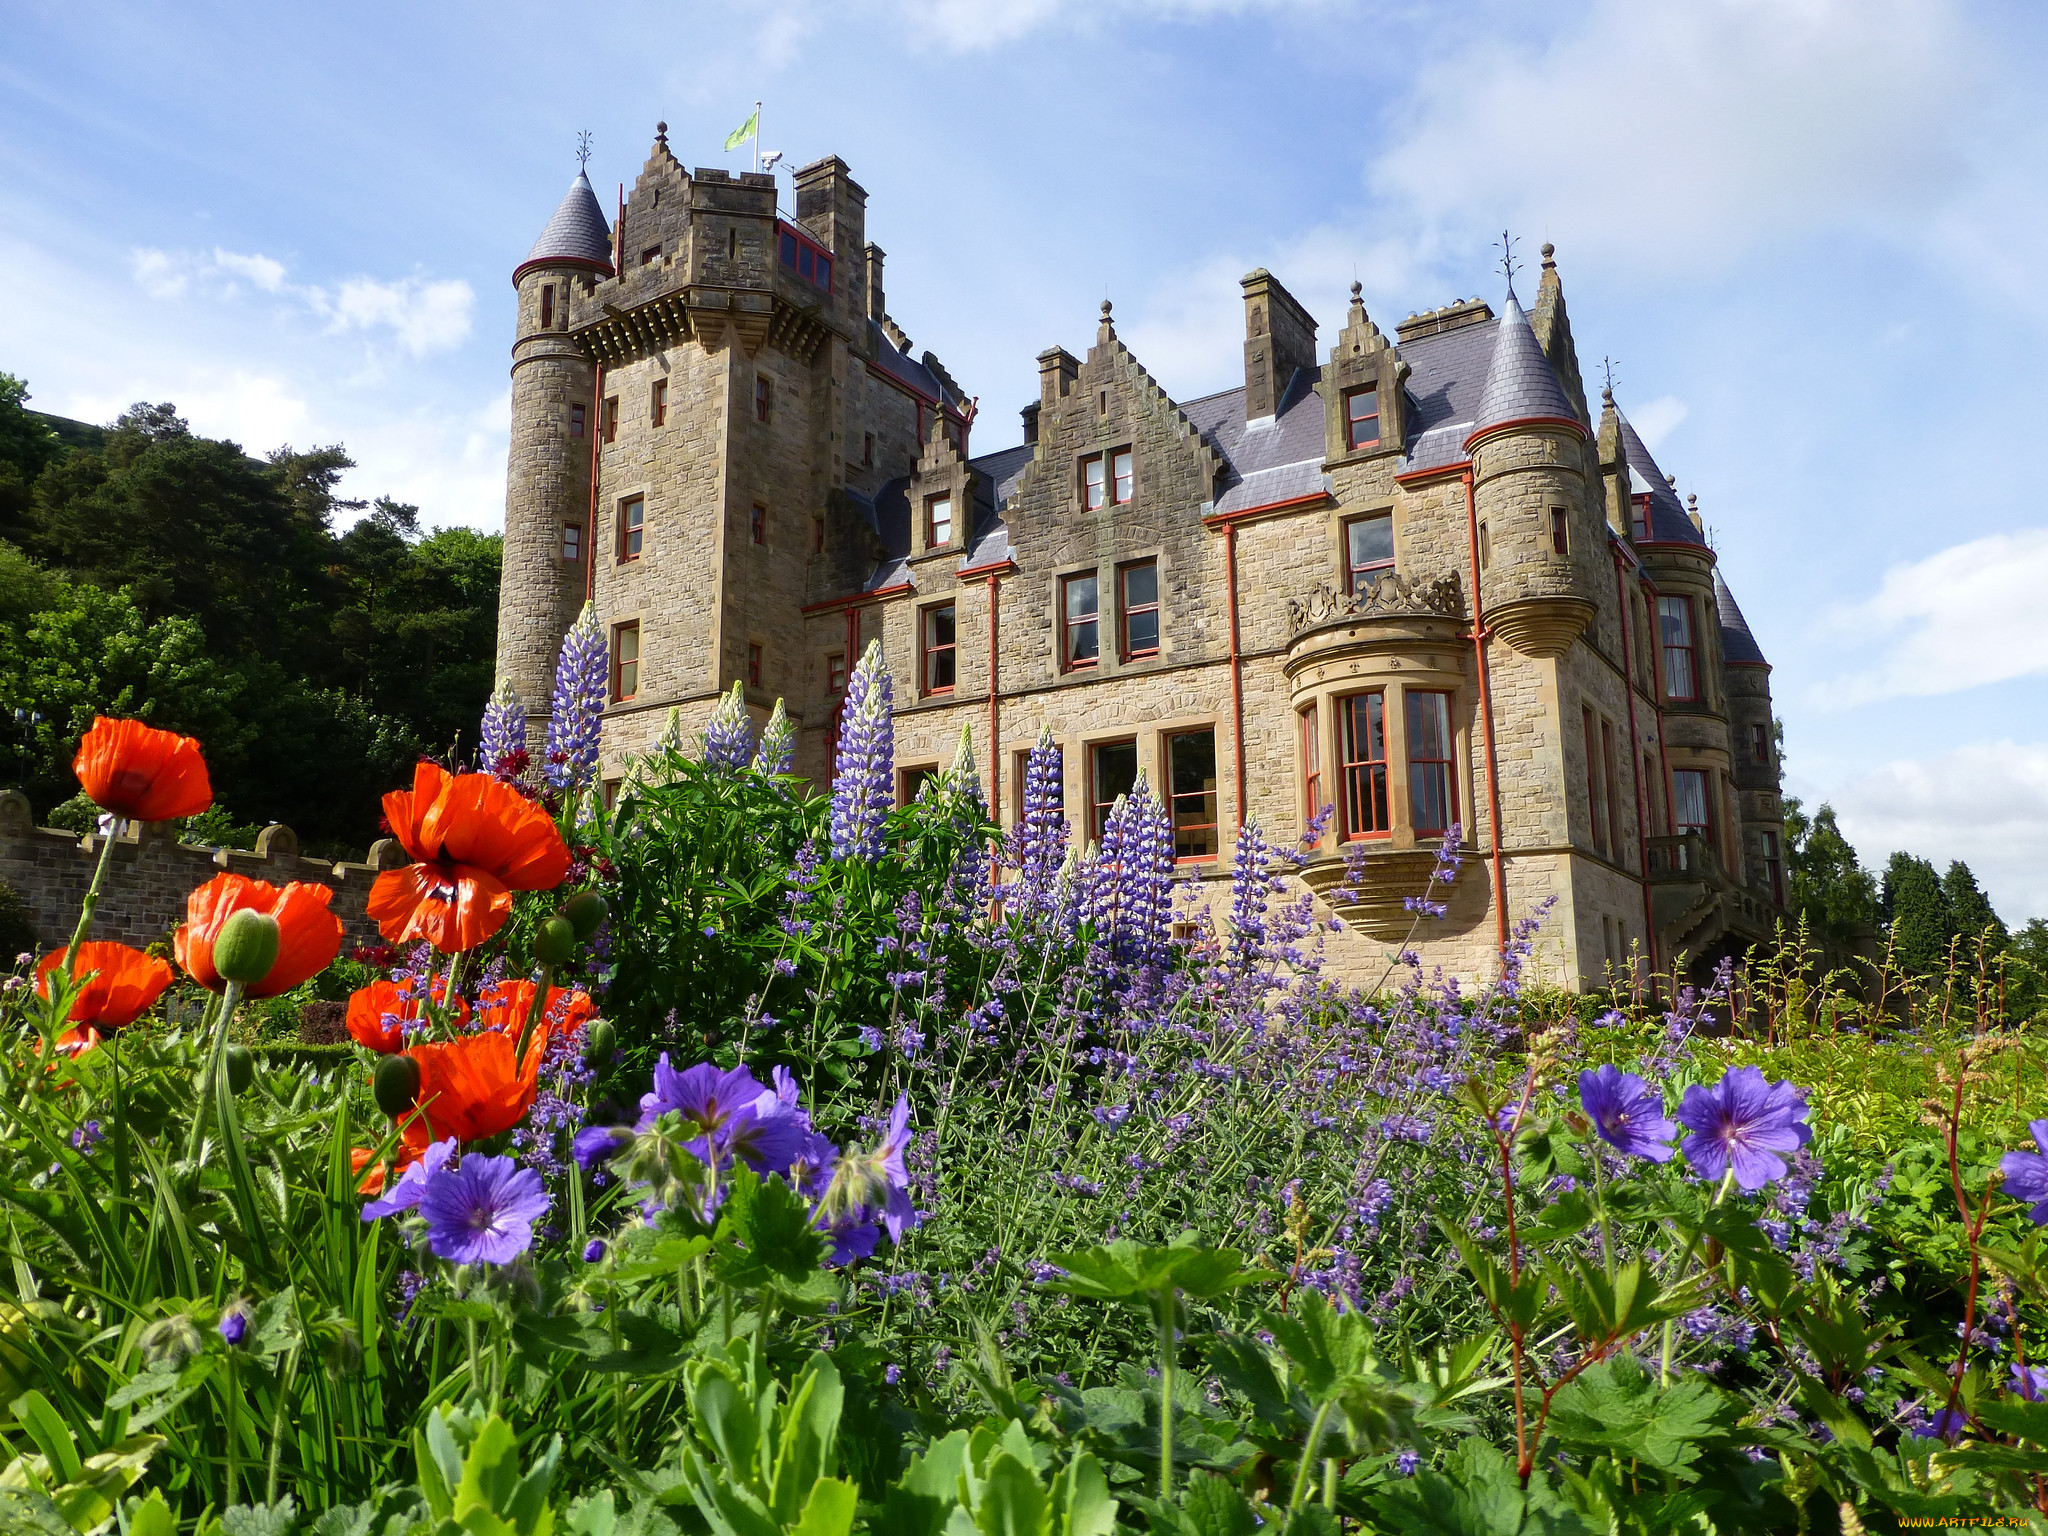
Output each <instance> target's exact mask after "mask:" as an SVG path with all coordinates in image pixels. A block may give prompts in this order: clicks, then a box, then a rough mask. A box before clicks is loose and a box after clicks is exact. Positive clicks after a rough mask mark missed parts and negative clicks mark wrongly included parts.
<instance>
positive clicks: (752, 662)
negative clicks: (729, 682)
mask: <svg viewBox="0 0 2048 1536" xmlns="http://www.w3.org/2000/svg"><path fill="white" fill-rule="evenodd" d="M747 686H748V687H749V688H758V687H760V686H761V647H760V646H758V645H755V644H752V643H749V644H748V646H747Z"/></svg>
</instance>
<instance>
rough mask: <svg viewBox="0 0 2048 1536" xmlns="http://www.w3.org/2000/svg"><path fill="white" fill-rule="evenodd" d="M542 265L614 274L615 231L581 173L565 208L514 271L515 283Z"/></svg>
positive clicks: (569, 193) (608, 275)
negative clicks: (613, 235) (588, 268)
mask: <svg viewBox="0 0 2048 1536" xmlns="http://www.w3.org/2000/svg"><path fill="white" fill-rule="evenodd" d="M542 265H546V266H551V267H563V266H567V267H594V268H596V269H597V270H598V271H600V272H602V273H604V275H605V276H606V277H610V276H611V275H612V232H611V229H610V227H609V226H608V225H607V224H606V223H605V221H604V210H603V209H602V208H600V207H598V205H597V193H595V192H594V191H592V190H591V186H590V178H589V177H588V176H587V175H585V174H584V173H583V172H581V171H578V172H577V173H576V179H575V180H574V181H572V182H570V183H569V190H568V193H567V194H566V195H565V196H564V197H563V198H562V205H561V206H560V207H559V208H557V209H556V210H555V216H554V217H553V218H552V219H549V220H548V227H547V228H546V229H544V230H542V231H541V232H540V238H539V239H538V240H536V241H534V242H533V249H532V250H530V251H528V252H527V253H526V260H524V261H522V262H521V263H519V266H518V268H517V269H516V270H515V271H514V272H513V274H512V281H513V282H515V283H516V282H518V281H519V278H520V274H521V273H523V272H525V271H526V269H527V268H528V267H536V266H542Z"/></svg>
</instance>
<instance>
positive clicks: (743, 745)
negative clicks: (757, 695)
mask: <svg viewBox="0 0 2048 1536" xmlns="http://www.w3.org/2000/svg"><path fill="white" fill-rule="evenodd" d="M753 760H754V722H753V720H752V718H751V717H750V716H749V715H748V714H747V697H746V685H745V684H744V683H737V682H736V683H734V684H733V685H732V689H731V691H730V692H727V693H722V694H720V695H719V696H718V703H717V704H716V705H714V706H713V707H712V710H711V720H710V723H709V724H708V725H706V726H705V728H704V766H705V767H706V768H709V769H712V770H713V771H714V772H719V773H738V772H739V771H740V770H741V769H742V768H744V767H746V766H747V764H749V763H751V762H752V761H753Z"/></svg>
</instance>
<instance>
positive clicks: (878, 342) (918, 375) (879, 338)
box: [868, 320, 960, 406]
mask: <svg viewBox="0 0 2048 1536" xmlns="http://www.w3.org/2000/svg"><path fill="white" fill-rule="evenodd" d="M868 329H869V331H870V332H871V333H872V334H873V336H874V338H875V366H876V367H878V368H880V369H881V370H882V371H883V372H884V373H886V374H888V375H890V376H891V377H892V378H897V379H901V380H902V381H903V382H904V383H905V384H908V385H909V386H910V387H911V388H912V389H914V390H916V391H917V392H918V393H919V394H921V395H923V396H924V397H925V398H926V399H927V400H939V401H943V402H944V403H945V404H947V405H951V406H958V405H959V404H960V397H959V396H958V395H955V394H952V393H950V392H949V391H948V390H947V389H946V386H945V385H943V384H941V383H940V382H939V381H938V380H937V379H936V378H935V377H933V375H932V371H931V369H929V368H927V367H925V365H924V364H923V363H920V362H918V361H916V360H915V359H914V358H911V357H909V356H908V355H906V354H905V353H902V352H899V351H897V350H896V344H895V343H894V342H892V341H891V340H889V336H888V333H887V332H886V331H884V330H883V329H882V328H881V327H880V326H879V325H877V324H875V322H874V321H872V320H870V321H869V322H868Z"/></svg>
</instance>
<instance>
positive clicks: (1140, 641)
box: [1125, 608, 1159, 656]
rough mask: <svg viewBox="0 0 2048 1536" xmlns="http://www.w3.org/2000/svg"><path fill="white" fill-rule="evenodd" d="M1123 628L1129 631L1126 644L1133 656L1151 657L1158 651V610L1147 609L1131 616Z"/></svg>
mask: <svg viewBox="0 0 2048 1536" xmlns="http://www.w3.org/2000/svg"><path fill="white" fill-rule="evenodd" d="M1125 627H1126V628H1127V629H1128V630H1129V631H1130V634H1129V637H1128V644H1129V645H1130V648H1131V654H1132V655H1133V656H1152V655H1156V654H1157V653H1158V650H1159V610H1158V609H1157V608H1147V609H1146V610H1145V611H1144V612H1142V613H1134V614H1132V615H1131V616H1130V617H1129V618H1128V619H1127V620H1126V621H1125Z"/></svg>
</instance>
